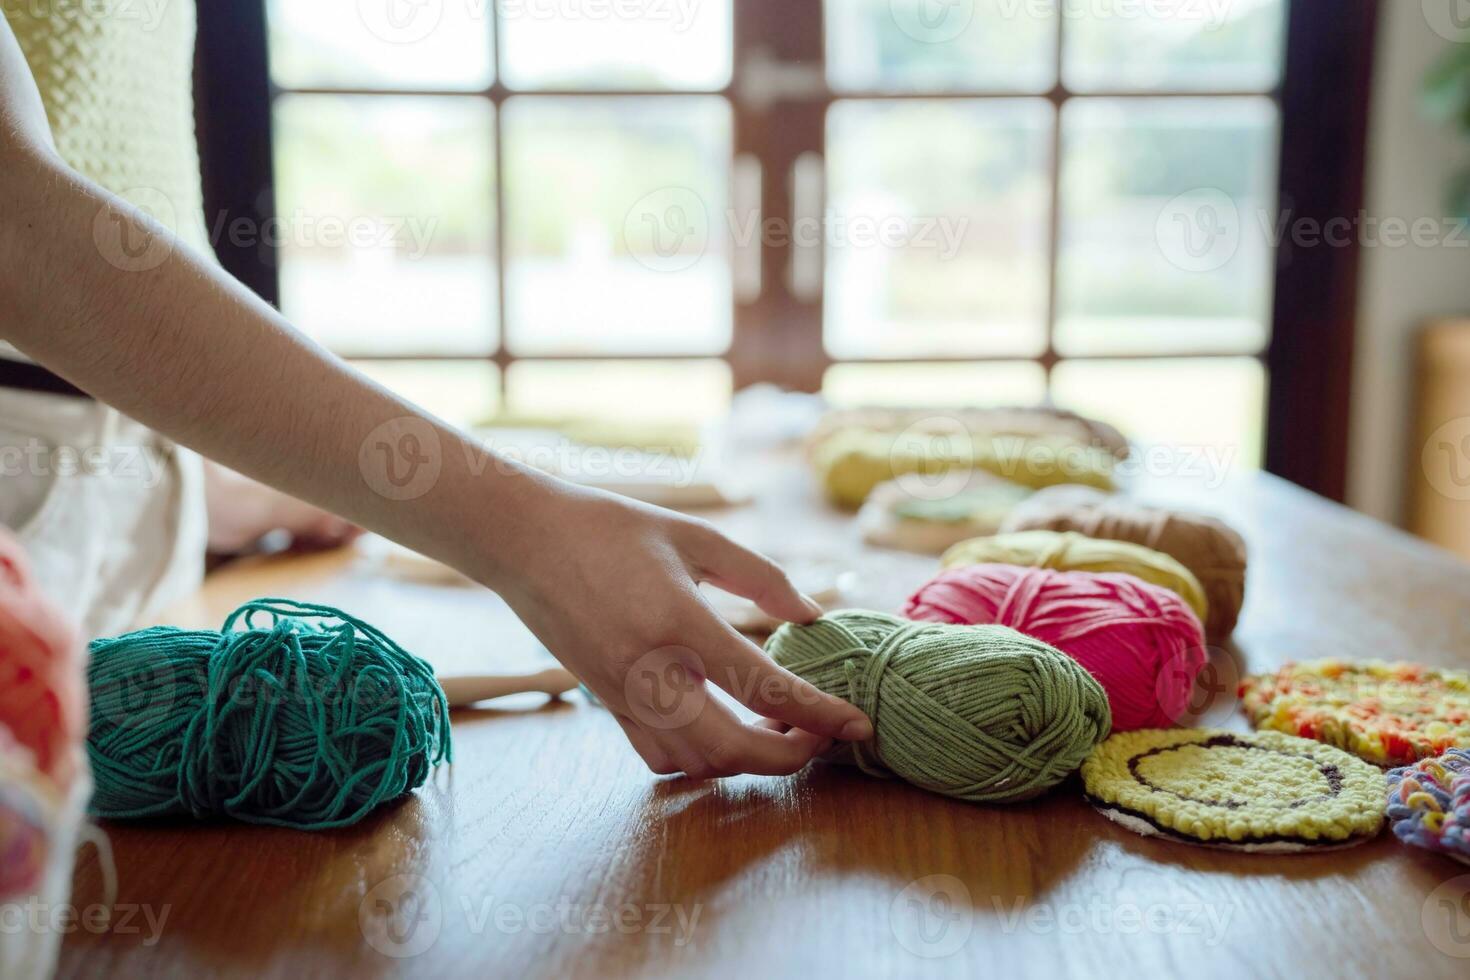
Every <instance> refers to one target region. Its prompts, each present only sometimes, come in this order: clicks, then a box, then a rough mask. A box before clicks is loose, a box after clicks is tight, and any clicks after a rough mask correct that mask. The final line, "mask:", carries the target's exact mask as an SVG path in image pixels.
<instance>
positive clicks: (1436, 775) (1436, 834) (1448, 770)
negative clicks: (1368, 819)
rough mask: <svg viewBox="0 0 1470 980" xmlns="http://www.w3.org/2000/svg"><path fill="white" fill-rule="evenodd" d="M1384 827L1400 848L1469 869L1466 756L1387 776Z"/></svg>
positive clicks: (1451, 755)
mask: <svg viewBox="0 0 1470 980" xmlns="http://www.w3.org/2000/svg"><path fill="white" fill-rule="evenodd" d="M1388 822H1389V826H1391V827H1392V828H1393V832H1394V835H1395V836H1396V837H1398V839H1399V840H1401V841H1403V842H1404V843H1406V844H1413V845H1414V846H1416V847H1423V848H1427V849H1429V850H1431V851H1439V852H1441V853H1443V854H1448V855H1449V856H1450V857H1452V858H1455V859H1456V860H1459V861H1463V862H1465V863H1466V864H1470V752H1467V751H1466V750H1465V749H1451V750H1450V751H1448V752H1446V753H1445V754H1444V755H1442V756H1440V757H1439V758H1437V759H1422V760H1420V761H1419V762H1416V763H1415V764H1414V765H1412V766H1401V767H1400V768H1398V769H1394V770H1391V771H1390V772H1389V774H1388Z"/></svg>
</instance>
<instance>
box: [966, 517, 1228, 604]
mask: <svg viewBox="0 0 1470 980" xmlns="http://www.w3.org/2000/svg"><path fill="white" fill-rule="evenodd" d="M940 561H941V562H943V564H944V567H945V568H956V567H958V566H960V565H986V564H998V565H1025V566H1028V567H1039V568H1055V569H1058V570H1060V571H1065V572H1121V573H1123V574H1125V575H1132V576H1134V577H1135V578H1141V579H1143V580H1144V581H1145V582H1148V583H1150V584H1152V585H1161V586H1163V587H1164V588H1166V589H1168V590H1169V591H1171V592H1173V593H1175V594H1176V595H1178V596H1179V598H1181V599H1183V600H1184V601H1185V602H1186V603H1187V604H1188V605H1189V608H1190V609H1193V610H1194V613H1195V615H1196V616H1198V617H1199V619H1200V622H1204V621H1205V619H1206V618H1207V616H1208V614H1209V600H1208V599H1206V598H1205V590H1204V587H1203V586H1202V585H1200V582H1199V579H1197V578H1195V577H1194V573H1193V572H1191V571H1190V570H1189V569H1187V568H1185V567H1184V566H1183V565H1182V564H1180V563H1179V562H1178V561H1177V560H1176V559H1174V558H1170V557H1169V556H1168V555H1166V554H1164V553H1163V552H1162V551H1154V550H1153V549H1152V548H1145V547H1144V546H1143V545H1141V544H1133V543H1132V542H1129V541H1110V540H1106V539H1103V538H1089V537H1087V536H1086V535H1083V534H1078V533H1077V532H1076V531H1012V532H1011V533H1009V534H997V535H994V536H993V537H988V538H971V539H970V540H968V541H961V542H960V543H959V544H957V545H955V546H954V547H952V548H950V549H949V550H948V551H946V552H945V553H944V557H943V558H941V559H940Z"/></svg>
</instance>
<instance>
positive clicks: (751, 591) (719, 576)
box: [692, 527, 822, 623]
mask: <svg viewBox="0 0 1470 980" xmlns="http://www.w3.org/2000/svg"><path fill="white" fill-rule="evenodd" d="M698 537H699V543H698V544H697V545H696V547H695V548H694V549H693V550H694V554H693V555H692V557H693V558H694V560H695V563H696V564H697V565H698V566H699V572H700V576H699V577H700V578H701V579H702V580H703V581H706V582H708V583H710V584H711V585H713V586H714V587H715V588H717V589H723V590H724V591H726V592H730V593H733V594H735V595H738V596H742V597H744V598H746V599H749V600H750V601H751V602H754V603H755V604H756V605H757V606H760V608H761V609H762V610H763V611H764V612H766V613H767V614H769V615H771V616H775V617H776V618H777V619H781V620H785V621H787V622H792V623H810V622H811V621H812V620H814V619H816V618H817V617H818V616H820V615H822V607H821V606H819V605H817V603H816V602H814V601H812V600H811V599H809V598H807V597H806V596H804V595H802V594H801V593H800V592H798V591H796V587H795V586H794V585H792V584H791V580H790V579H789V578H787V577H786V573H785V572H783V571H782V570H781V567H780V566H779V565H777V564H776V563H775V562H773V561H771V559H769V558H767V557H766V556H765V555H762V554H759V553H758V552H754V551H751V550H750V549H749V548H746V547H745V546H743V545H739V544H736V543H735V542H734V541H731V540H730V539H729V538H727V537H725V536H724V535H723V534H721V533H720V532H719V531H716V530H715V529H714V528H709V527H703V528H701V530H700V532H699V535H698Z"/></svg>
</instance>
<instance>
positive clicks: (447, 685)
mask: <svg viewBox="0 0 1470 980" xmlns="http://www.w3.org/2000/svg"><path fill="white" fill-rule="evenodd" d="M438 680H439V686H440V687H442V688H444V696H445V697H446V698H447V699H448V700H449V706H450V707H451V708H464V707H468V706H469V705H472V704H475V703H477V702H479V701H489V700H491V699H493V698H503V697H505V696H506V695H509V694H550V695H551V696H553V697H555V696H557V695H559V694H565V693H566V692H567V691H570V690H571V689H572V688H574V687H576V686H577V678H576V677H574V676H572V672H571V671H569V670H567V669H566V668H565V667H549V668H547V669H546V670H541V671H537V672H536V673H534V674H468V675H460V676H456V677H440V678H439V679H438Z"/></svg>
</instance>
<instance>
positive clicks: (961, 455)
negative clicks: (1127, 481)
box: [813, 429, 1114, 508]
mask: <svg viewBox="0 0 1470 980" xmlns="http://www.w3.org/2000/svg"><path fill="white" fill-rule="evenodd" d="M813 463H814V465H815V467H816V471H817V474H818V476H819V477H820V479H821V481H822V487H823V489H824V490H825V491H826V493H827V497H828V498H829V499H830V500H831V501H832V502H833V503H835V504H837V505H838V506H841V507H846V508H856V507H859V506H861V505H862V503H863V501H864V500H866V499H867V498H868V494H870V493H872V492H873V488H874V487H876V486H878V484H880V483H884V482H886V481H888V480H892V479H894V478H896V477H900V476H905V475H908V474H918V475H920V476H924V477H930V478H937V477H940V476H943V475H944V474H946V473H949V472H950V471H951V470H964V471H969V470H974V469H981V470H985V471H987V472H990V473H994V474H995V475H996V476H1000V477H1004V478H1005V479H1007V480H1010V481H1011V482H1013V483H1019V484H1021V485H1022V486H1025V487H1030V488H1031V489H1033V490H1037V489H1041V488H1042V487H1050V486H1057V485H1060V484H1069V483H1070V484H1083V485H1085V486H1089V487H1095V488H1097V489H1101V490H1109V489H1112V487H1113V463H1114V458H1113V456H1112V454H1111V453H1109V452H1107V451H1106V450H1105V449H1100V448H1097V447H1094V446H1085V445H1082V444H1081V443H1078V442H1076V441H1074V440H1072V439H1068V438H1065V437H1057V436H1011V435H996V436H980V437H972V436H967V435H965V434H964V433H960V434H947V433H946V434H939V433H912V432H911V433H904V434H900V433H893V432H875V431H872V430H869V429H848V430H845V431H842V432H836V433H833V434H832V435H831V436H830V437H828V438H827V439H825V440H824V441H823V442H822V444H821V445H820V446H818V447H817V448H816V450H815V453H814V456H813Z"/></svg>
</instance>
